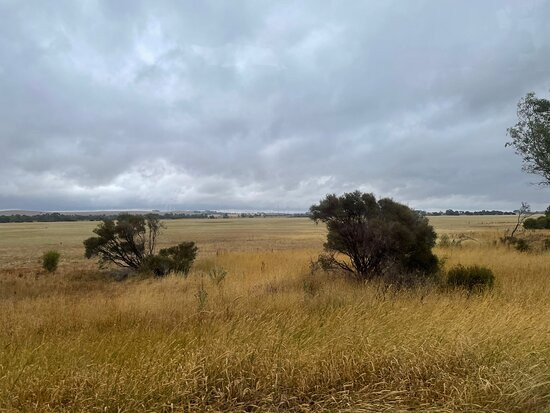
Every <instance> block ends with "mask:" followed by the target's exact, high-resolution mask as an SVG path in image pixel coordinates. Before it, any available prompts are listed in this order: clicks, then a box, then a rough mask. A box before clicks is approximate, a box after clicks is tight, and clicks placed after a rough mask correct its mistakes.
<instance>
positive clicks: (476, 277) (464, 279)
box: [447, 265, 495, 292]
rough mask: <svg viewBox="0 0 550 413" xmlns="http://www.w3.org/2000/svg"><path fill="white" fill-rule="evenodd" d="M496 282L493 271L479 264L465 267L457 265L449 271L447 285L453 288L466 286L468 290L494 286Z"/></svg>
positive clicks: (479, 289)
mask: <svg viewBox="0 0 550 413" xmlns="http://www.w3.org/2000/svg"><path fill="white" fill-rule="evenodd" d="M494 282H495V276H494V275H493V272H492V271H491V270H490V269H489V268H486V267H480V266H477V265H473V266H469V267H464V266H462V265H457V266H456V267H454V268H451V269H450V270H449V272H448V273H447V285H448V286H449V287H452V288H464V289H466V290H468V292H473V291H481V290H483V289H486V288H492V287H493V284H494Z"/></svg>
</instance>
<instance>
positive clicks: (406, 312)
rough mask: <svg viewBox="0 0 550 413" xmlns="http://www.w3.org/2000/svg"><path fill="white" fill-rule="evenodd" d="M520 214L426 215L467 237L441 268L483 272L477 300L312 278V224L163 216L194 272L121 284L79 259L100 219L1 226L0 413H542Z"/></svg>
mask: <svg viewBox="0 0 550 413" xmlns="http://www.w3.org/2000/svg"><path fill="white" fill-rule="evenodd" d="M514 220H515V217H510V216H498V217H488V216H469V217H433V218H432V219H431V222H432V224H433V225H434V226H435V228H436V230H437V231H438V233H447V234H449V235H450V236H451V237H460V236H461V235H465V237H464V238H465V239H466V241H464V242H463V243H462V245H460V246H456V247H451V248H440V247H436V249H435V250H436V252H437V255H438V256H439V257H440V258H442V259H443V260H444V262H445V266H446V267H449V266H452V265H454V264H457V263H461V264H465V265H470V264H479V265H484V266H487V267H489V268H491V269H492V270H493V271H494V273H495V276H496V285H495V288H494V289H493V290H492V291H490V292H487V293H484V294H474V295H468V294H466V293H461V292H450V291H442V290H440V289H438V288H436V287H430V286H428V287H421V288H416V289H414V290H397V289H394V288H392V286H383V285H378V284H373V283H371V284H367V285H365V284H360V283H357V282H354V281H350V280H348V279H345V278H342V277H339V276H334V275H328V274H324V273H318V272H317V273H312V272H311V270H310V266H309V264H310V261H311V260H312V259H314V258H315V257H316V256H317V255H318V254H319V252H320V251H321V249H322V244H323V241H324V237H325V229H324V227H323V226H322V225H319V226H315V225H314V224H313V223H312V222H311V221H310V220H308V219H299V218H254V219H252V218H250V219H247V218H243V219H226V220H223V219H218V220H173V221H166V222H165V224H166V229H165V230H164V231H163V233H162V239H161V242H160V246H161V247H162V246H164V245H169V244H171V243H174V242H179V241H184V240H193V241H196V242H197V244H198V247H199V256H198V259H197V261H196V262H195V265H194V267H193V269H192V271H191V273H190V274H189V275H188V276H187V277H182V276H177V275H171V276H168V277H166V278H163V279H152V278H140V277H136V278H132V279H128V280H125V281H121V282H119V281H115V280H113V278H112V277H110V276H109V274H108V273H107V272H104V271H99V270H98V269H97V265H96V263H95V262H94V261H89V260H86V259H85V258H84V257H83V247H82V241H83V240H84V239H85V238H87V237H89V236H90V235H91V231H92V229H93V228H94V227H95V226H96V225H97V222H71V223H31V224H27V223H21V224H1V225H0V411H52V412H53V411H108V412H110V411H113V412H118V411H124V412H134V411H191V410H196V411H288V410H293V411H323V410H336V409H338V410H344V411H346V410H347V411H364V412H379V411H405V410H407V411H410V410H416V411H448V412H450V411H457V410H458V411H510V412H525V411H535V412H544V411H549V408H550V300H549V299H548V297H549V296H550V252H536V253H520V252H517V251H515V250H514V249H513V248H509V247H506V246H502V245H500V244H499V243H498V238H499V237H500V236H501V235H502V233H503V231H504V229H506V228H509V227H511V226H513V224H514ZM52 248H55V249H57V250H58V251H59V252H61V254H62V256H61V262H60V267H59V270H58V271H57V272H56V273H55V274H46V273H44V272H43V271H42V270H41V269H40V256H41V254H42V252H43V251H46V250H48V249H52ZM212 268H223V269H225V270H226V271H227V276H226V278H225V280H223V281H222V282H220V283H215V282H212V280H211V279H210V278H209V277H208V273H209V271H210V270H211V269H212Z"/></svg>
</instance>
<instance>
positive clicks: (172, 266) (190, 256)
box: [140, 242, 198, 277]
mask: <svg viewBox="0 0 550 413" xmlns="http://www.w3.org/2000/svg"><path fill="white" fill-rule="evenodd" d="M197 250H198V248H197V247H196V246H195V243H194V242H182V243H181V244H178V245H175V246H173V247H170V248H164V249H161V250H160V251H159V253H158V254H157V255H149V256H147V257H146V258H145V259H144V260H143V262H142V264H141V267H140V270H141V271H143V272H150V273H153V274H154V275H156V276H157V277H163V276H165V275H167V274H168V273H170V272H177V273H183V274H187V273H188V272H189V270H190V269H191V265H192V264H193V261H195V257H196V255H197Z"/></svg>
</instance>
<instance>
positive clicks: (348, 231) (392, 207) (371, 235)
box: [310, 191, 438, 279]
mask: <svg viewBox="0 0 550 413" xmlns="http://www.w3.org/2000/svg"><path fill="white" fill-rule="evenodd" d="M310 213H311V215H310V217H311V219H313V220H314V221H315V222H318V221H321V222H324V223H326V225H327V229H328V234H327V242H326V243H325V244H324V248H325V251H326V253H325V254H324V255H322V256H321V257H320V259H319V261H320V265H321V266H322V267H323V268H333V269H334V268H336V269H342V270H344V271H347V272H349V273H352V274H354V275H356V276H357V277H359V278H362V279H372V278H375V277H379V276H382V275H383V274H384V272H385V271H386V270H391V271H394V272H395V271H402V272H406V273H416V274H432V273H434V272H436V271H437V269H438V261H437V257H436V256H435V255H434V254H433V253H432V247H433V246H434V245H435V240H436V234H435V231H434V230H433V228H432V226H431V225H429V223H428V220H427V218H425V217H423V216H422V215H420V214H419V213H417V212H415V211H413V210H412V209H410V208H409V207H407V206H405V205H402V204H399V203H397V202H395V201H393V200H391V199H387V198H385V199H380V200H378V201H377V200H376V198H375V197H374V195H373V194H367V193H361V192H359V191H355V192H352V193H346V194H344V195H342V196H340V197H338V196H336V195H327V197H326V198H325V199H323V200H321V202H320V203H319V204H318V205H313V206H312V207H311V208H310Z"/></svg>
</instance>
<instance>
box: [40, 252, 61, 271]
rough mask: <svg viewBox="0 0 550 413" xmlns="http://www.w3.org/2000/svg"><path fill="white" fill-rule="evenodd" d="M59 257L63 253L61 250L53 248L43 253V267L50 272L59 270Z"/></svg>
mask: <svg viewBox="0 0 550 413" xmlns="http://www.w3.org/2000/svg"><path fill="white" fill-rule="evenodd" d="M59 257H61V254H59V252H57V251H54V250H51V251H48V252H45V253H44V255H42V268H44V269H45V270H46V271H48V272H55V271H56V270H57V264H58V263H59Z"/></svg>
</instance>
